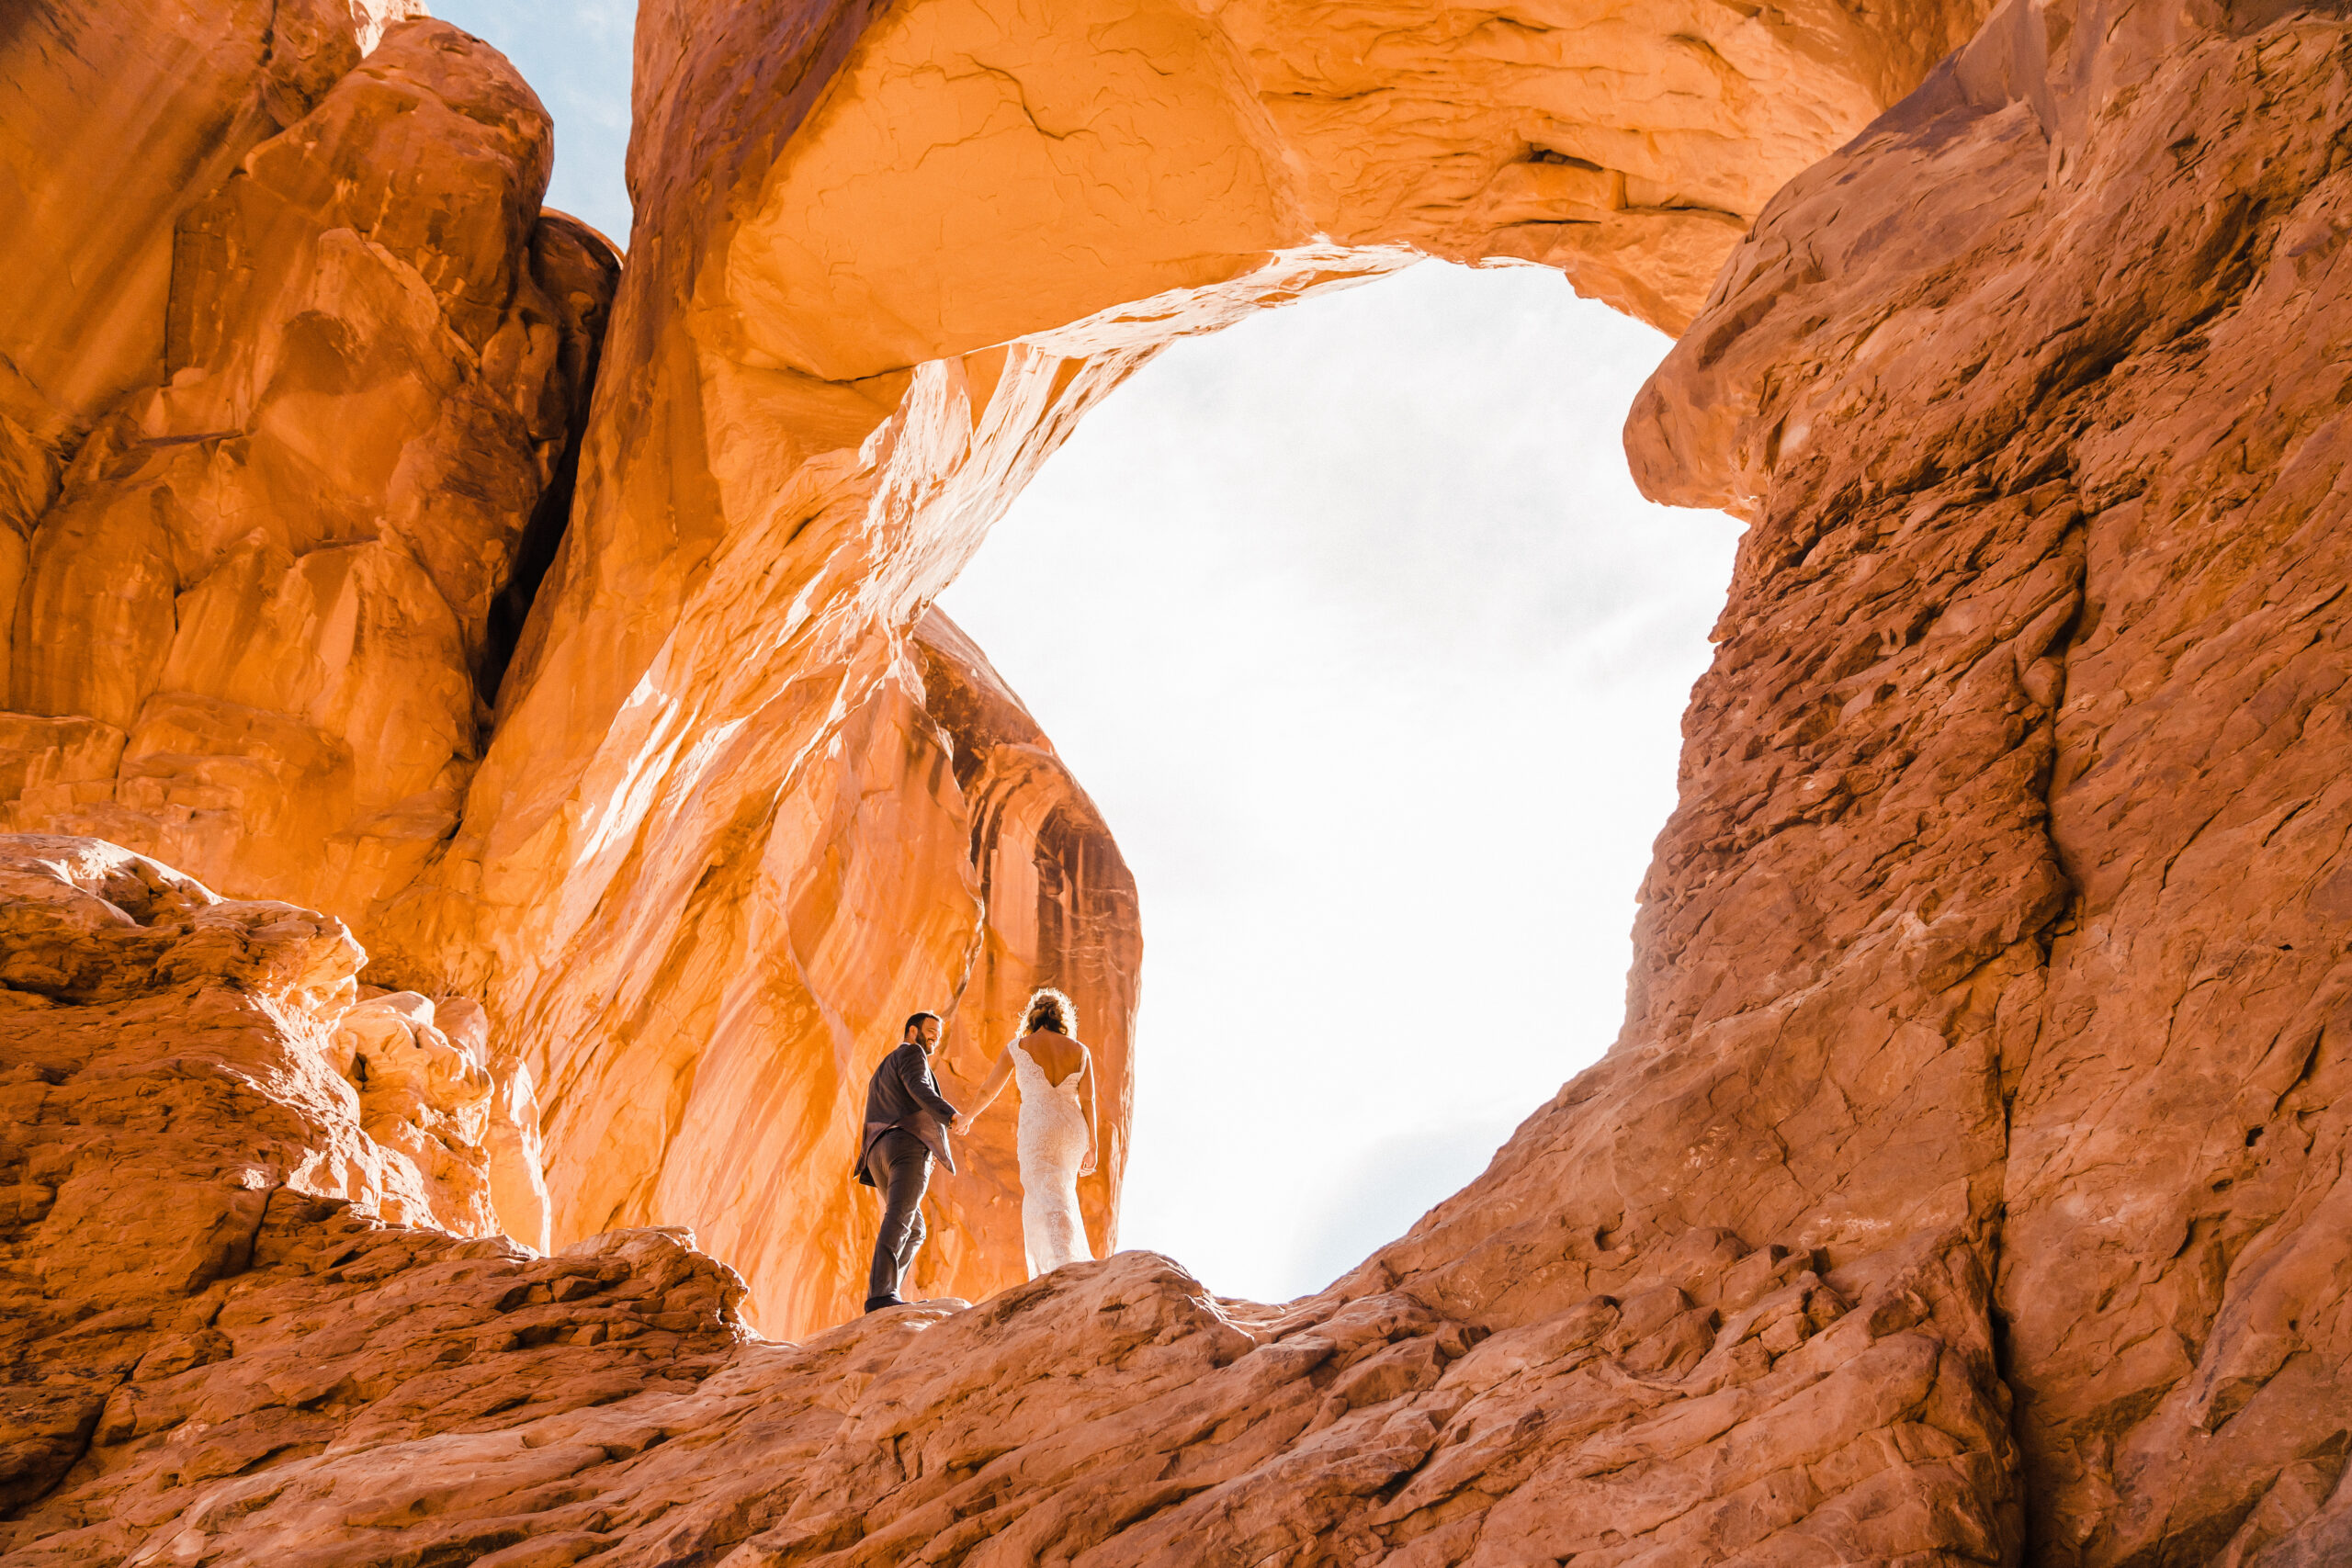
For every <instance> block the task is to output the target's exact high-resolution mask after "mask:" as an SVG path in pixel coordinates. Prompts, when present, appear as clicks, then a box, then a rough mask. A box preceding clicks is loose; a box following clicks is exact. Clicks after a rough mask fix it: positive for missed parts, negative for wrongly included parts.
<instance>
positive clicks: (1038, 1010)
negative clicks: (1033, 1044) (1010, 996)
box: [1021, 986, 1078, 1040]
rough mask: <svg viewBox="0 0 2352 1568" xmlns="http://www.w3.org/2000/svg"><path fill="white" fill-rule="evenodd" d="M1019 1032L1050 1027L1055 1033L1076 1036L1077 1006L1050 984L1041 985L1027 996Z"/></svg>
mask: <svg viewBox="0 0 2352 1568" xmlns="http://www.w3.org/2000/svg"><path fill="white" fill-rule="evenodd" d="M1021 1019H1022V1022H1021V1032H1022V1033H1023V1034H1030V1033H1034V1032H1036V1031H1037V1030H1040V1029H1050V1030H1052V1031H1053V1032H1055V1033H1057V1034H1061V1035H1067V1036H1068V1037H1069V1038H1070V1039H1072V1040H1075V1039H1077V1038H1078V1008H1077V1007H1076V1006H1075V1005H1074V1004H1073V1003H1072V1002H1071V1001H1070V999H1069V998H1068V997H1066V996H1064V995H1062V994H1061V993H1060V992H1059V991H1057V990H1055V989H1054V988H1053V987H1050V986H1041V987H1038V988H1037V991H1036V993H1035V995H1033V996H1032V997H1031V998H1029V1005H1028V1007H1027V1008H1026V1009H1024V1010H1023V1012H1022V1014H1021Z"/></svg>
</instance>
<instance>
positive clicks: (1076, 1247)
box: [955, 990, 1095, 1280]
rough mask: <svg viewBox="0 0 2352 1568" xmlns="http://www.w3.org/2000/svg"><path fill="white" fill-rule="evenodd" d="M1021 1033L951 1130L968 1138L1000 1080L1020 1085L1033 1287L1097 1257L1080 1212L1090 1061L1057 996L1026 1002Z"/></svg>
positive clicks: (1024, 1221) (1087, 1155)
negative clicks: (1046, 1276) (1068, 1266)
mask: <svg viewBox="0 0 2352 1568" xmlns="http://www.w3.org/2000/svg"><path fill="white" fill-rule="evenodd" d="M1021 1031H1022V1032H1021V1037H1020V1038H1019V1039H1017V1040H1015V1041H1014V1042H1013V1043H1012V1044H1010V1045H1007V1046H1006V1047H1005V1048H1004V1051H1003V1054H1002V1055H1000V1056H998V1057H997V1059H996V1066H995V1067H994V1068H992V1069H991V1070H990V1071H989V1077H988V1082H987V1083H985V1084H983V1085H981V1086H980V1098H979V1100H978V1102H977V1103H976V1104H974V1105H973V1107H972V1109H971V1110H969V1111H966V1112H964V1114H963V1115H961V1116H958V1117H957V1118H956V1123H955V1130H956V1132H957V1133H959V1134H963V1133H968V1132H970V1131H971V1130H972V1122H973V1121H974V1120H975V1119H976V1118H978V1115H979V1114H980V1112H981V1111H986V1110H987V1109H988V1108H989V1101H990V1100H994V1099H995V1098H996V1097H997V1095H998V1094H999V1093H1001V1091H1002V1090H1003V1089H1004V1080H1005V1079H1006V1078H1007V1077H1018V1078H1019V1079H1020V1080H1021V1133H1020V1146H1021V1240H1022V1245H1023V1247H1024V1249H1025V1250H1026V1251H1027V1253H1028V1255H1029V1277H1030V1278H1031V1279H1033V1280H1034V1279H1035V1278H1036V1277H1037V1276H1038V1275H1040V1274H1043V1273H1045V1272H1046V1271H1047V1270H1049V1269H1058V1268H1060V1267H1061V1266H1062V1265H1063V1264H1065V1263H1078V1262H1083V1261H1084V1260H1086V1259H1087V1258H1091V1257H1093V1256H1094V1254H1093V1253H1092V1252H1091V1251H1089V1250H1088V1249H1087V1245H1086V1222H1085V1220H1084V1219H1082V1218H1081V1217H1080V1214H1079V1212H1078V1179H1079V1178H1080V1177H1081V1176H1089V1175H1091V1174H1092V1173H1093V1170H1094V1154H1095V1138H1094V1057H1093V1055H1092V1053H1091V1052H1089V1051H1088V1050H1087V1048H1086V1047H1085V1046H1084V1045H1081V1044H1080V1043H1079V1041H1078V1010H1077V1009H1076V1008H1074V1007H1072V1006H1071V1005H1070V1000H1069V998H1068V997H1066V996H1064V995H1062V994H1061V993H1060V992H1059V991H1055V990H1041V991H1039V992H1038V993H1037V994H1036V995H1035V996H1033V997H1031V998H1029V1007H1028V1010H1027V1011H1025V1012H1024V1013H1023V1015H1022V1025H1021Z"/></svg>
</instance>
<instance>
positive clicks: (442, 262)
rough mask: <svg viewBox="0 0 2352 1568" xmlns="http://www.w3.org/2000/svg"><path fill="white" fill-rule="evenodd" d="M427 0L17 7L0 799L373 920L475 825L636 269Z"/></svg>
mask: <svg viewBox="0 0 2352 1568" xmlns="http://www.w3.org/2000/svg"><path fill="white" fill-rule="evenodd" d="M401 12H402V7H401V6H399V5H393V6H377V7H376V9H375V10H374V11H373V12H372V13H371V12H370V11H368V10H367V9H364V8H361V7H356V6H346V5H345V4H343V3H342V0H318V3H316V4H311V5H295V4H284V5H278V6H267V5H258V6H230V7H227V8H226V9H225V10H224V11H220V13H219V14H217V15H216V14H215V13H214V12H213V11H207V12H204V13H203V14H201V15H199V14H198V13H197V12H192V11H191V12H187V13H185V14H182V13H180V12H178V11H176V10H175V9H173V8H171V7H166V6H74V5H66V6H41V7H37V8H35V9H33V10H31V11H30V12H28V14H27V15H26V16H25V17H23V18H21V19H20V20H19V21H18V22H17V24H16V25H13V26H11V27H10V28H7V29H6V32H5V34H0V80H5V81H6V84H7V89H8V90H7V93H6V97H5V99H0V116H5V117H6V136H5V138H0V160H5V168H0V180H5V181H6V187H0V188H6V191H7V195H8V197H10V198H11V199H10V201H9V209H10V211H11V212H12V213H13V214H16V215H17V220H14V221H12V222H10V223H9V224H8V225H7V226H6V227H7V230H8V232H7V233H6V236H5V237H0V261H5V263H6V266H7V268H8V270H9V272H10V274H11V276H13V277H14V278H16V279H17V283H18V286H17V287H15V288H12V289H11V290H10V292H9V299H8V303H7V304H6V305H5V306H0V348H5V351H6V362H7V363H9V364H11V365H13V367H14V371H13V373H11V374H10V375H9V376H8V377H6V379H5V383H0V449H5V451H6V461H5V462H0V468H6V470H7V471H8V472H9V473H10V474H11V476H12V479H11V481H10V482H9V483H8V484H7V485H6V486H5V487H0V521H5V523H6V526H5V527H0V594H5V597H6V602H8V603H9V604H12V605H14V606H15V612H16V613H15V616H14V627H13V635H12V637H11V639H10V642H9V646H8V649H7V650H6V656H5V657H6V680H5V688H6V690H5V694H4V695H5V701H6V706H7V707H8V708H10V709H13V710H14V711H13V712H9V713H6V714H4V715H0V792H5V796H6V798H5V800H0V817H4V818H5V822H6V826H9V827H13V828H16V829H42V830H55V831H70V832H88V833H97V834H102V835H104V836H106V837H107V838H110V839H112V840H116V841H119V842H121V843H124V844H129V845H132V846H135V847H137V848H139V849H141V850H143V851H146V852H153V853H154V854H157V855H160V856H162V857H164V859H166V860H168V861H169V862H170V863H174V864H175V865H179V866H183V867H185V868H187V870H189V871H190V872H192V873H194V874H198V875H199V876H201V877H204V878H207V879H209V880H210V881H212V882H214V883H217V884H218V885H219V886H222V887H224V888H227V889H230V890H232V892H235V893H237V894H240V895H243V896H250V897H285V898H290V899H294V900H297V901H300V902H302V903H305V904H309V905H312V906H315V907H318V908H331V909H335V910H339V911H343V912H345V914H347V915H348V916H349V917H350V918H351V919H353V920H354V921H356V922H358V923H359V924H360V925H361V926H362V927H363V928H364V926H365V925H366V923H367V920H368V916H369V914H370V911H371V910H372V908H374V906H375V905H376V903H377V901H378V900H379V899H380V898H382V897H384V896H385V895H387V894H389V893H390V892H393V891H396V890H397V889H399V888H401V886H405V885H406V884H407V883H408V882H410V881H411V880H412V879H413V878H414V876H415V875H416V874H418V872H419V871H420V870H421V869H422V867H423V866H424V863H425V861H426V859H427V857H428V856H429V855H430V854H431V853H432V852H433V851H434V848H435V844H436V843H437V842H438V841H439V840H441V839H443V838H445V837H446V836H447V834H448V833H449V831H450V830H451V829H452V828H453V827H454V826H455V824H456V820H457V812H458V802H459V799H460V796H461V793H462V791H463V788H464V785H465V783H466V781H467V779H468V777H469V775H470V773H472V770H473V768H474V766H475V764H476V762H477V761H479V758H480V755H481V742H482V739H483V729H484V726H483V722H482V721H483V719H484V718H486V716H487V713H486V710H485V709H484V708H483V705H482V697H483V694H484V693H485V692H486V691H487V689H488V687H489V682H490V680H491V679H492V678H494V675H495V670H494V669H492V667H491V666H492V662H493V660H492V649H491V648H490V646H489V637H488V628H489V626H490V622H491V619H492V601H493V599H494V597H495V596H496V595H497V594H499V592H501V591H502V589H503V588H504V587H505V586H506V585H507V583H508V581H509V578H510V576H511V568H512V566H513V563H514V559H515V553H516V549H517V546H518V542H519V541H520V539H521V537H522V536H523V534H524V531H525V529H526V525H527V524H528V522H529V520H530V518H531V516H532V513H533V510H534V507H535V505H536V504H537V502H538V501H539V500H540V497H541V495H542V493H543V491H546V489H547V487H548V481H549V479H551V478H552V477H553V476H554V474H555V472H556V469H557V467H558V465H559V463H560V458H561V456H562V452H563V448H564V444H565V437H566V434H567V430H568V425H569V422H570V420H571V413H572V409H573V405H574V404H575V402H576V401H577V400H579V399H580V398H581V397H582V396H583V394H584V389H585V375H584V371H585V367H586V363H587V359H588V356H589V355H590V354H591V353H592V352H593V341H594V333H595V331H596V330H597V328H598V327H599V326H600V325H601V320H602V316H603V313H604V310H605V305H606V303H607V301H608V300H609V298H610V295H611V291H612V287H613V279H614V276H615V274H616V268H617V264H616V261H615V260H614V258H613V257H612V255H611V254H610V252H609V249H608V248H606V247H605V245H604V243H603V242H601V241H600V240H598V239H596V237H595V236H594V235H593V234H591V233H589V232H588V231H586V230H584V229H582V228H581V227H580V226H578V225H576V224H573V223H571V222H570V221H569V220H563V219H560V218H555V217H549V218H544V219H543V218H542V217H541V215H540V212H539V195H540V192H541V191H542V189H543V188H544V187H545V186H546V182H547V175H548V149H549V133H548V120H547V116H546V113H545V111H544V110H543V109H541V107H539V105H538V102H537V99H536V98H535V97H534V96H532V95H531V92H530V90H529V89H528V88H527V87H526V86H525V85H523V84H522V82H521V80H520V79H519V78H517V77H516V76H515V73H514V71H513V70H512V68H511V67H509V66H508V65H507V63H506V62H505V61H504V60H503V59H502V58H501V57H500V56H498V55H497V54H496V53H495V52H494V51H491V50H490V49H488V48H487V47H486V46H485V45H482V44H481V43H480V42H479V41H478V40H475V39H471V38H469V37H468V36H467V35H465V34H463V33H460V32H458V31H457V30H456V29H454V28H449V27H447V26H446V25H444V24H441V23H437V22H431V21H423V20H401V19H399V18H400V17H401ZM388 19H389V20H390V26H389V28H388V27H387V26H386V25H385V24H386V22H387V20H388ZM363 48H366V49H372V52H369V53H368V54H367V55H366V56H365V58H364V59H363V57H362V51H363ZM126 126H130V127H134V128H136V129H135V130H133V131H131V132H129V133H127V132H126V130H125V129H124V128H125V127H126ZM127 134H128V135H130V141H125V140H124V138H125V137H126V135H127Z"/></svg>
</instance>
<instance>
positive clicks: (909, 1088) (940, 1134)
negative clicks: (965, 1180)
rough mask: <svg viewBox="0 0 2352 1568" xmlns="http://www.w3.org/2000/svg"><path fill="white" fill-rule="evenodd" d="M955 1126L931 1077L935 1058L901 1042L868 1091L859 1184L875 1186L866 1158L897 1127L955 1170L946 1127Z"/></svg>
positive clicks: (910, 1043) (877, 1071)
mask: <svg viewBox="0 0 2352 1568" xmlns="http://www.w3.org/2000/svg"><path fill="white" fill-rule="evenodd" d="M955 1120H956V1108H955V1107H954V1106H952V1105H950V1104H948V1103H947V1097H946V1096H944V1095H943V1094H941V1093H940V1092H939V1084H938V1082H937V1081H936V1080H935V1079H933V1077H932V1076H931V1057H930V1056H929V1055H927V1054H926V1053H925V1052H924V1050H923V1048H922V1046H921V1045H919V1044H917V1043H915V1042H913V1041H911V1040H902V1041H900V1042H899V1045H898V1048H897V1049H896V1050H894V1051H892V1052H891V1053H890V1054H889V1055H887V1056H885V1057H883V1058H882V1065H881V1066H878V1067H876V1068H875V1069H874V1079H873V1081H872V1082H871V1083H869V1084H867V1085H866V1086H865V1137H864V1138H862V1139H860V1140H859V1141H858V1145H857V1179H858V1180H860V1181H862V1182H864V1183H865V1185H866V1186H868V1187H871V1186H873V1185H874V1178H873V1177H872V1176H870V1175H868V1174H867V1173H866V1169H865V1156H867V1155H869V1154H871V1153H873V1152H874V1140H875V1139H876V1138H878V1137H880V1136H881V1135H882V1134H885V1133H887V1132H888V1131H890V1130H891V1129H892V1128H893V1127H900V1128H904V1129H905V1130H906V1131H908V1132H910V1133H912V1134H914V1135H915V1136H916V1137H918V1138H921V1139H922V1143H923V1146H924V1147H925V1148H927V1149H929V1150H930V1151H931V1152H932V1153H933V1154H934V1155H936V1156H939V1163H940V1164H942V1165H944V1166H945V1167H946V1168H948V1169H950V1170H953V1169H955V1168H956V1156H955V1155H954V1154H953V1153H952V1152H950V1150H949V1148H948V1145H947V1124H948V1123H949V1122H953V1121H955Z"/></svg>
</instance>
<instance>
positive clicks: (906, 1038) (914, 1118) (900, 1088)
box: [857, 1012, 956, 1312]
mask: <svg viewBox="0 0 2352 1568" xmlns="http://www.w3.org/2000/svg"><path fill="white" fill-rule="evenodd" d="M939 1032H940V1022H939V1015H938V1014H937V1013H935V1012H919V1013H917V1014H915V1015H914V1016H913V1017H912V1018H910V1019H908V1020H907V1027H906V1030H905V1032H904V1033H903V1035H902V1036H901V1037H900V1039H899V1043H898V1044H897V1045H896V1046H895V1047H893V1048H892V1049H891V1052H890V1054H889V1055H887V1056H885V1057H883V1058H882V1065H881V1066H878V1067H876V1068H875V1069H874V1079H873V1081H872V1082H871V1083H869V1084H868V1085H866V1089H865V1140H864V1142H863V1143H861V1144H860V1145H859V1147H858V1156H857V1179H858V1180H860V1181H862V1182H864V1183H865V1185H866V1186H868V1187H878V1188H880V1189H881V1190H882V1193H883V1206H882V1234H881V1235H877V1236H876V1237H875V1238H874V1267H873V1268H872V1269H870V1270H869V1271H868V1272H867V1274H866V1277H865V1310H866V1311H868V1312H876V1311H879V1310H880V1309H881V1308H883V1307H893V1306H904V1305H906V1304H907V1303H906V1302H905V1301H904V1299H903V1298H901V1297H900V1296H899V1282H900V1281H901V1280H904V1279H905V1278H906V1277H907V1266H908V1265H909V1264H910V1263H912V1262H913V1261H914V1260H915V1253H916V1252H917V1251H918V1250H920V1249H921V1248H922V1192H923V1189H924V1188H925V1187H927V1186H929V1185H930V1183H931V1160H932V1156H933V1155H936V1156H939V1163H940V1164H942V1165H944V1166H945V1167H946V1168H948V1169H950V1170H954V1169H955V1168H956V1158H955V1156H953V1155H951V1154H950V1153H949V1152H948V1148H947V1128H948V1124H949V1123H950V1122H954V1121H955V1120H956V1108H955V1107H954V1106H952V1105H950V1104H948V1103H947V1100H946V1098H945V1097H944V1096H943V1095H942V1094H941V1093H940V1092H939V1085H938V1083H937V1082H935V1081H934V1080H933V1077H932V1076H931V1054H932V1052H933V1051H934V1050H936V1049H937V1048H938V1046H939Z"/></svg>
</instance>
